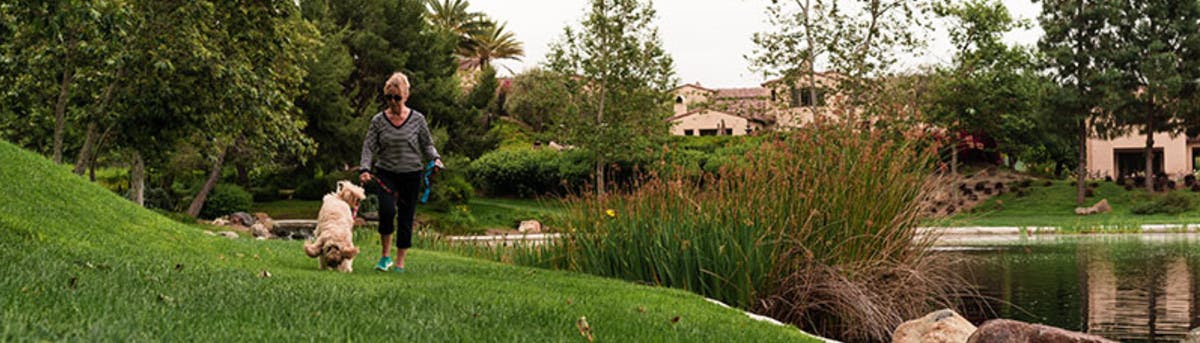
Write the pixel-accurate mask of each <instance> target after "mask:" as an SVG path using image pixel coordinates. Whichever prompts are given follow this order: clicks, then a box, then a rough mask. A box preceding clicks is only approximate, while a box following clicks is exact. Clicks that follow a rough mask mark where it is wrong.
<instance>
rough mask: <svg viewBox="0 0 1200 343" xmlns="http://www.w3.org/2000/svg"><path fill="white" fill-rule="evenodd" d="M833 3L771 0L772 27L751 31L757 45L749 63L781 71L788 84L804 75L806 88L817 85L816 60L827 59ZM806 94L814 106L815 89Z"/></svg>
mask: <svg viewBox="0 0 1200 343" xmlns="http://www.w3.org/2000/svg"><path fill="white" fill-rule="evenodd" d="M834 5H835V4H834V3H828V2H827V1H826V0H793V1H790V2H788V1H772V2H771V4H770V5H767V21H768V24H770V25H771V26H772V27H773V29H774V31H772V32H756V33H754V36H753V37H752V38H751V39H752V40H753V41H754V44H755V45H757V46H758V47H757V48H756V50H755V55H754V57H752V58H751V65H752V66H753V67H754V68H756V69H759V70H760V71H762V72H763V73H765V74H773V75H782V76H783V77H784V82H786V83H787V84H795V83H796V82H797V81H798V80H799V79H800V78H801V77H803V79H804V81H808V82H809V84H808V88H809V89H812V90H816V89H818V84H817V78H816V65H817V62H818V60H827V59H828V56H826V53H827V52H828V49H827V46H828V45H829V44H831V43H832V38H833V35H832V32H833V30H834V24H835V23H834V17H835V15H836V13H835V12H834V11H836V8H837V7H836V6H834ZM806 95H808V96H809V97H810V99H809V101H808V103H809V106H813V107H815V106H817V104H818V101H817V99H816V96H817V92H815V91H814V92H808V94H806ZM814 113H815V110H814Z"/></svg>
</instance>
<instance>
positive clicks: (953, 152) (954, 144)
mask: <svg viewBox="0 0 1200 343" xmlns="http://www.w3.org/2000/svg"><path fill="white" fill-rule="evenodd" d="M950 175H954V176H957V175H958V134H957V133H951V134H950Z"/></svg>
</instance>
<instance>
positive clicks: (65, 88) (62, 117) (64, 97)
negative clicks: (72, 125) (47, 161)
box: [54, 69, 75, 164]
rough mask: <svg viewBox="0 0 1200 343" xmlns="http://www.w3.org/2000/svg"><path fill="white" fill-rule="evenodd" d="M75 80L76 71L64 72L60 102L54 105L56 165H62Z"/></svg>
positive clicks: (60, 87)
mask: <svg viewBox="0 0 1200 343" xmlns="http://www.w3.org/2000/svg"><path fill="white" fill-rule="evenodd" d="M74 80H75V70H74V69H67V70H66V71H64V72H63V77H62V83H61V84H59V88H58V101H57V102H56V103H55V104H54V163H56V164H57V163H62V145H63V130H65V129H66V126H67V102H68V100H70V99H71V82H72V81H74Z"/></svg>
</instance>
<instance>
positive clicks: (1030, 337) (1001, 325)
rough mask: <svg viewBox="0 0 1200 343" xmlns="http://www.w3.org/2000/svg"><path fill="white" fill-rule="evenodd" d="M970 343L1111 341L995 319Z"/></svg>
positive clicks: (1036, 325)
mask: <svg viewBox="0 0 1200 343" xmlns="http://www.w3.org/2000/svg"><path fill="white" fill-rule="evenodd" d="M967 342H968V343H1001V342H1003V343H1020V342H1029V343H1093V342H1095V343H1109V342H1116V341H1112V340H1108V339H1105V338H1104V337H1100V336H1095V335H1089V334H1085V333H1079V332H1074V331H1067V330H1063V329H1059V328H1056V327H1051V326H1045V325H1040V324H1029V323H1023V322H1019V321H1015V320H1008V319H995V320H990V321H988V322H987V323H983V325H980V326H979V329H978V330H975V333H974V334H972V335H971V337H970V338H969V339H967Z"/></svg>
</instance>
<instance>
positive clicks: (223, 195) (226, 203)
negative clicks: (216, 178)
mask: <svg viewBox="0 0 1200 343" xmlns="http://www.w3.org/2000/svg"><path fill="white" fill-rule="evenodd" d="M251 205H254V196H252V195H250V192H247V191H246V190H245V189H242V187H241V186H238V185H234V184H226V183H218V184H217V186H216V187H214V188H213V190H212V192H209V194H208V198H206V199H205V200H204V207H203V208H201V209H200V218H206V219H212V218H216V217H220V216H223V215H226V214H230V213H233V212H247V211H250V206H251Z"/></svg>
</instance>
